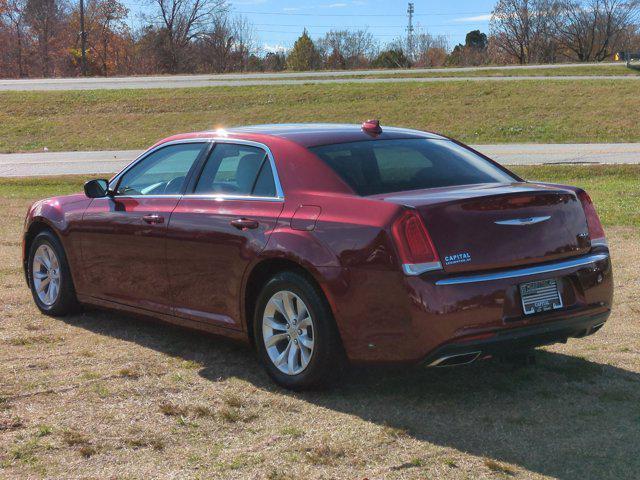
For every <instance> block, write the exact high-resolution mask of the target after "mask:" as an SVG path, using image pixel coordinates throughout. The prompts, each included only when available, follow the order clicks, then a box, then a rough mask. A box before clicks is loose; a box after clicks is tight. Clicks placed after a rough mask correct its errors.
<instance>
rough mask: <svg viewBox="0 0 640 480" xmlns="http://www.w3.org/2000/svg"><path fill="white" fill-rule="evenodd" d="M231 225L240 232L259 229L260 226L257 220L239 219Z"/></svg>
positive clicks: (232, 221)
mask: <svg viewBox="0 0 640 480" xmlns="http://www.w3.org/2000/svg"><path fill="white" fill-rule="evenodd" d="M231 225H232V226H234V227H236V228H237V229H238V230H249V229H254V228H258V226H259V225H260V224H259V223H258V221H257V220H252V219H251V218H238V219H236V220H231Z"/></svg>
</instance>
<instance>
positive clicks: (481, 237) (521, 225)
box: [377, 182, 590, 272]
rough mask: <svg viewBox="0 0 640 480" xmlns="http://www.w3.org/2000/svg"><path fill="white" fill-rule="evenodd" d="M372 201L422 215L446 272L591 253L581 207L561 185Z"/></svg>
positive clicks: (462, 189)
mask: <svg viewBox="0 0 640 480" xmlns="http://www.w3.org/2000/svg"><path fill="white" fill-rule="evenodd" d="M377 197H379V198H380V199H382V200H385V201H389V202H394V203H398V204H402V205H406V206H408V207H411V208H415V209H416V210H417V211H418V212H419V213H420V214H421V216H422V218H423V219H424V221H425V224H426V226H427V229H428V231H429V234H430V235H431V237H432V239H433V242H434V244H435V247H436V249H437V251H438V254H439V256H440V261H441V262H442V266H443V268H444V269H445V271H447V272H465V271H477V270H491V269H498V268H507V267H515V266H519V265H528V264H535V263H541V262H546V261H553V260H558V259H562V258H567V257H571V256H575V255H580V254H582V253H586V252H587V251H588V250H589V248H590V246H589V241H588V228H587V222H586V218H585V215H584V211H583V209H582V205H581V203H580V201H579V200H578V198H577V196H576V194H575V193H574V191H572V190H570V189H568V188H563V187H560V186H554V185H546V184H536V183H524V182H522V183H513V184H479V185H466V186H457V187H447V188H437V189H429V190H418V191H410V192H401V193H393V194H385V195H379V196H377Z"/></svg>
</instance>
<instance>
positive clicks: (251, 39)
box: [0, 0, 640, 78]
mask: <svg viewBox="0 0 640 480" xmlns="http://www.w3.org/2000/svg"><path fill="white" fill-rule="evenodd" d="M74 1H77V0H74ZM142 1H145V2H146V3H145V4H144V12H145V13H143V14H142V15H141V16H140V18H138V19H137V21H136V22H135V25H137V26H136V27H132V26H131V17H132V15H131V12H130V11H129V9H128V8H127V7H126V6H125V4H123V3H122V2H121V1H119V0H85V4H84V7H85V8H84V38H85V42H86V52H87V56H86V58H87V63H86V69H87V74H88V75H103V76H112V75H144V74H157V73H209V72H215V73H224V72H238V71H240V72H241V71H279V70H285V69H289V70H315V69H336V70H337V69H358V68H368V67H373V68H408V67H413V66H415V67H431V66H443V65H485V64H512V63H519V64H527V63H547V62H549V63H550V62H562V61H585V62H586V61H601V60H604V59H607V58H610V57H611V56H612V55H613V54H614V53H615V52H617V51H621V50H640V30H639V9H640V0H587V1H586V2H584V1H578V0H498V3H497V4H496V6H495V8H494V10H493V13H492V16H491V22H490V31H489V33H488V34H486V33H483V32H480V31H479V30H474V31H471V32H469V33H468V34H467V36H466V39H465V43H464V44H459V45H456V46H455V47H454V48H453V49H451V48H450V46H449V44H448V41H447V37H445V36H437V35H431V34H429V33H428V32H418V33H416V34H414V35H413V36H412V37H411V39H409V38H407V37H398V38H397V39H395V40H393V41H392V42H389V43H387V44H385V45H381V44H380V42H378V41H377V40H376V38H375V36H374V35H373V34H371V33H370V32H369V31H368V30H367V29H360V30H339V29H336V30H332V31H329V32H327V33H326V34H325V35H324V36H323V37H321V38H317V39H315V40H313V39H312V38H311V37H310V36H309V34H308V33H307V31H306V29H305V30H303V32H302V34H301V35H300V37H299V38H298V39H297V40H296V42H295V43H294V44H293V46H291V48H289V49H288V50H286V51H285V50H280V51H275V52H274V51H271V52H265V51H263V50H262V49H261V47H260V45H259V43H258V39H257V36H256V33H255V30H254V28H253V26H252V24H251V23H250V22H249V21H248V20H247V19H246V18H245V17H243V16H240V15H234V14H233V12H232V11H231V9H230V6H229V4H228V2H227V0H142ZM301 27H302V26H301ZM0 44H1V45H2V48H1V49H0V77H5V78H7V77H9V78H11V77H14V78H20V77H50V76H76V75H80V74H81V71H82V51H81V45H82V35H81V18H80V13H79V8H78V4H77V3H73V2H72V0H0Z"/></svg>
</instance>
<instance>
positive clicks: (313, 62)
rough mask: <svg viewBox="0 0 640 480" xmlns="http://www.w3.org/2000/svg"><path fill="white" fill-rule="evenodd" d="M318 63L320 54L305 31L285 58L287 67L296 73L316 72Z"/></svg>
mask: <svg viewBox="0 0 640 480" xmlns="http://www.w3.org/2000/svg"><path fill="white" fill-rule="evenodd" d="M320 63H321V61H320V53H319V52H318V50H317V49H316V46H315V45H314V44H313V40H311V37H309V34H308V33H307V30H306V29H305V30H304V32H302V35H300V38H298V40H296V43H294V44H293V48H292V49H291V51H290V52H289V55H288V56H287V67H288V68H289V70H298V71H304V70H317V69H318V68H319V67H320Z"/></svg>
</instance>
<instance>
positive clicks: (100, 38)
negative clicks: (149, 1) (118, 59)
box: [87, 0, 129, 77]
mask: <svg viewBox="0 0 640 480" xmlns="http://www.w3.org/2000/svg"><path fill="white" fill-rule="evenodd" d="M87 13H88V16H89V17H90V18H91V22H90V23H91V24H93V25H94V26H95V31H90V32H89V40H90V41H89V45H90V48H92V50H93V51H95V53H96V57H97V59H98V60H99V62H100V66H101V70H102V72H101V73H102V75H104V76H105V77H106V76H107V75H108V74H109V68H110V67H109V66H110V65H111V66H113V64H114V60H115V59H114V58H112V57H114V56H115V55H112V54H117V52H114V51H113V48H112V46H113V43H116V42H118V40H119V39H121V38H123V37H125V36H128V34H129V27H128V26H127V24H126V23H125V20H126V18H127V15H129V9H128V8H127V7H125V6H124V5H123V4H122V3H120V2H119V1H118V0H91V2H90V3H89V5H88V8H87Z"/></svg>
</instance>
